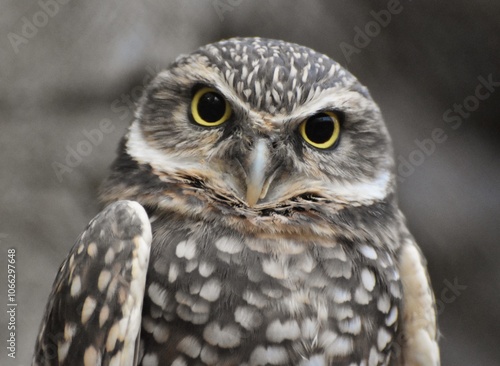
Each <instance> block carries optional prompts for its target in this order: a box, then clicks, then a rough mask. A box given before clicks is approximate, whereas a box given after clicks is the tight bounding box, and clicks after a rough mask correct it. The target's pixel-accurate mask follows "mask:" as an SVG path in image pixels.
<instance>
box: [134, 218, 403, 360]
mask: <svg viewBox="0 0 500 366" xmlns="http://www.w3.org/2000/svg"><path fill="white" fill-rule="evenodd" d="M400 286H401V285H400V283H399V275H398V272H397V269H396V267H395V265H394V260H393V258H392V257H391V256H390V255H389V254H388V253H385V252H383V251H380V250H377V249H376V248H374V247H372V246H369V245H368V244H363V245H361V246H359V248H354V247H346V246H345V245H344V244H341V243H339V242H335V241H332V242H331V243H325V242H323V243H321V244H318V243H310V242H307V241H301V240H296V239H259V238H244V237H242V236H241V235H238V234H237V233H234V232H226V231H222V230H221V231H220V232H217V231H210V230H206V229H204V228H198V230H194V229H188V230H186V229H185V228H183V229H180V230H164V229H159V230H158V231H156V233H155V239H154V243H153V249H152V256H151V260H150V267H149V272H148V280H147V286H146V296H145V302H144V310H143V313H144V316H143V336H142V338H143V340H144V342H145V343H147V345H146V346H145V350H144V352H145V355H147V354H148V353H150V354H155V355H157V356H158V357H159V359H160V360H163V361H165V362H174V361H175V360H176V359H177V358H181V359H183V360H185V361H186V362H187V361H189V360H191V361H190V362H191V363H190V362H187V363H186V364H207V365H210V364H214V365H215V364H221V365H222V364H227V365H231V364H235V365H236V364H244V363H245V362H248V364H251V365H260V364H262V365H265V364H269V363H270V361H269V359H272V360H274V361H273V362H274V363H271V364H277V365H278V364H283V365H286V364H299V361H300V360H304V359H305V360H311V362H313V361H312V360H314V359H315V357H317V358H318V357H319V359H322V360H325V362H333V361H335V362H337V363H335V365H336V364H339V365H341V364H343V362H344V361H345V362H346V363H347V362H349V363H352V362H359V363H361V362H363V361H364V360H365V361H366V362H368V361H369V360H370V357H371V359H372V363H370V365H372V364H373V365H378V364H385V363H386V362H388V358H389V354H390V352H391V344H392V340H393V338H395V335H396V332H397V329H396V327H397V317H398V307H399V298H400V296H401V290H400ZM196 360H197V361H196ZM215 360H218V361H215ZM222 360H224V361H222ZM195 361H196V362H195ZM198 361H199V362H198ZM197 362H198V363H197ZM160 364H161V362H160ZM306 364H307V363H306ZM312 364H315V363H311V365H312ZM320 364H321V363H319V364H318V365H320ZM367 364H368V363H367Z"/></svg>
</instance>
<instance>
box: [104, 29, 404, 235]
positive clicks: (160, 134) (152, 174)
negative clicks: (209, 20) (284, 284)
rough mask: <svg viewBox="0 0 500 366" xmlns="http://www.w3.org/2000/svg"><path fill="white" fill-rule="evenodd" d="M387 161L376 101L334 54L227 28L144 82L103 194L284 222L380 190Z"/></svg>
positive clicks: (386, 178) (382, 194)
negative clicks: (233, 34)
mask: <svg viewBox="0 0 500 366" xmlns="http://www.w3.org/2000/svg"><path fill="white" fill-rule="evenodd" d="M393 165H394V161H393V158H392V148H391V143H390V137H389V134H388V132H387V130H386V127H385V125H384V122H383V119H382V116H381V114H380V111H379V108H378V107H377V105H376V104H375V103H374V101H373V100H372V99H371V97H370V95H369V93H368V91H367V89H366V88H365V87H364V86H362V85H361V84H360V83H359V82H358V81H357V80H356V78H355V77H353V76H352V75H351V74H350V73H349V72H348V71H346V70H345V69H344V68H342V67H341V66H340V65H339V64H338V63H336V62H335V61H333V60H332V59H330V58H329V57H327V56H325V55H323V54H320V53H317V52H315V51H313V50H311V49H309V48H306V47H303V46H300V45H297V44H292V43H287V42H283V41H278V40H269V39H261V38H233V39H229V40H225V41H221V42H218V43H213V44H209V45H206V46H204V47H202V48H200V49H198V50H197V51H195V52H193V53H191V54H189V55H184V56H181V57H179V58H178V59H177V60H176V61H175V62H174V63H173V64H172V65H171V66H170V67H169V68H168V69H167V70H165V71H163V72H161V73H160V74H159V75H158V76H157V77H156V78H155V79H154V80H153V81H152V83H151V84H150V85H149V86H148V87H147V89H146V91H145V93H144V96H143V97H142V99H141V101H140V103H139V105H138V108H137V111H136V119H135V121H134V122H133V123H132V125H131V127H130V130H129V132H128V134H127V136H126V137H125V139H124V141H123V143H122V146H121V150H120V154H119V158H118V159H117V161H116V162H115V164H114V167H113V172H112V174H111V177H110V178H109V179H108V180H107V182H106V183H105V185H104V189H103V195H102V196H103V198H104V200H105V201H112V200H116V199H135V200H138V201H139V202H140V203H142V204H143V205H145V206H146V207H155V208H156V207H175V210H176V211H181V212H182V213H183V214H188V215H204V216H205V217H211V218H212V219H215V217H218V219H220V217H223V218H224V219H235V220H237V219H238V218H241V219H249V218H251V219H252V220H254V222H259V223H260V224H262V222H264V221H265V220H270V219H271V220H273V222H274V223H276V222H277V221H279V222H287V223H289V224H290V225H293V223H294V222H295V220H294V218H297V217H302V218H303V217H304V215H306V216H307V219H308V220H313V221H314V218H315V217H320V216H321V215H323V214H332V212H338V211H340V210H343V209H345V208H346V207H356V206H366V205H371V204H372V203H374V202H379V201H383V200H384V199H386V197H388V196H390V195H391V194H392V193H393V190H394V175H393ZM210 215H212V216H210Z"/></svg>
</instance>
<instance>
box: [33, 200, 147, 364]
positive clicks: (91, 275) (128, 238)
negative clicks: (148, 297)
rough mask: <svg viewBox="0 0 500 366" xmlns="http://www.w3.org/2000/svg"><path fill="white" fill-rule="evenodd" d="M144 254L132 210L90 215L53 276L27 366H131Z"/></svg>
mask: <svg viewBox="0 0 500 366" xmlns="http://www.w3.org/2000/svg"><path fill="white" fill-rule="evenodd" d="M150 248H151V225H150V223H149V220H148V216H147V214H146V211H145V210H144V208H143V207H142V206H141V205H140V204H139V203H137V202H133V201H118V202H115V203H113V204H111V205H109V206H108V207H106V208H105V209H104V210H103V211H102V212H101V213H100V214H99V215H97V216H96V217H95V218H94V219H93V220H92V221H91V222H90V223H89V225H88V226H87V228H86V230H85V231H84V232H83V234H82V235H81V236H80V237H79V239H78V240H77V242H76V244H75V245H74V246H73V248H72V249H71V251H70V253H69V255H68V256H67V258H66V260H65V261H64V262H63V264H62V265H61V267H60V268H59V272H58V274H57V277H56V279H55V281H54V285H53V288H52V293H51V295H50V297H49V301H48V304H47V308H46V311H45V316H44V318H43V321H42V324H41V327H40V333H39V336H38V339H37V342H36V346H35V354H34V358H33V365H85V366H89V365H136V363H137V358H138V342H139V338H140V337H139V335H140V324H141V312H142V303H143V298H144V287H145V282H146V272H147V267H148V262H149V255H150Z"/></svg>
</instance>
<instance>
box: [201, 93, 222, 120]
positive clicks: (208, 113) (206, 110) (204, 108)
mask: <svg viewBox="0 0 500 366" xmlns="http://www.w3.org/2000/svg"><path fill="white" fill-rule="evenodd" d="M225 112H226V102H225V100H224V99H223V98H222V96H221V95H220V94H218V93H215V92H207V93H205V94H203V95H202V96H201V98H200V100H199V102H198V114H199V115H200V117H201V118H203V120H204V121H207V122H217V121H218V120H220V119H221V118H222V116H224V113H225Z"/></svg>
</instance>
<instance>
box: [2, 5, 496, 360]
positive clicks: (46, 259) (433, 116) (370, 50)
mask: <svg viewBox="0 0 500 366" xmlns="http://www.w3.org/2000/svg"><path fill="white" fill-rule="evenodd" d="M59 1H60V2H55V0H54V1H52V0H42V1H41V2H35V1H20V0H4V1H3V2H2V11H1V13H0V20H1V21H0V31H1V33H0V34H1V37H0V77H1V82H0V149H1V150H0V156H1V159H0V200H1V201H0V243H1V251H0V266H1V268H2V270H1V276H0V277H1V278H0V304H2V305H0V339H2V346H1V347H0V364H2V365H28V364H29V362H30V358H31V353H32V349H33V345H34V342H35V334H36V332H37V330H38V327H39V324H40V320H41V316H42V313H43V310H44V307H45V303H46V300H47V297H48V295H49V292H50V289H51V285H52V281H53V278H54V276H55V274H56V271H57V268H58V266H59V264H60V263H61V261H62V260H63V258H64V257H65V255H66V253H67V252H68V250H69V249H70V247H71V246H72V244H73V242H74V240H75V239H76V238H77V236H78V235H79V233H80V232H81V231H82V229H83V228H84V227H85V226H86V224H87V222H88V221H89V220H90V219H91V218H92V217H93V216H94V215H95V214H96V213H97V212H98V210H99V204H98V202H97V200H96V191H97V188H98V186H99V184H100V182H101V181H102V180H103V178H104V177H105V176H106V174H107V171H108V168H109V165H110V164H111V162H112V161H113V159H114V156H115V151H116V146H117V143H118V141H119V139H120V138H121V136H122V135H123V134H124V132H125V130H126V128H127V127H128V125H129V124H130V122H131V119H132V105H133V102H134V101H135V100H136V99H137V98H138V96H139V95H140V93H141V91H142V89H143V87H144V84H145V83H147V82H148V81H149V80H150V79H151V78H152V76H153V75H154V74H155V73H156V72H157V71H158V70H160V69H161V68H164V67H166V66H168V64H169V63H170V62H172V61H173V59H174V58H175V57H176V56H177V55H178V54H180V53H188V52H190V51H192V50H194V49H196V48H197V47H199V46H200V45H203V44H205V43H208V42H213V41H217V40H219V39H221V38H227V37H231V36H257V35H258V36H263V37H270V38H280V39H284V40H287V41H292V42H297V43H300V44H304V45H306V46H309V47H312V48H315V49H316V50H318V51H321V52H323V53H326V54H328V55H330V56H331V57H332V58H334V59H336V60H338V61H339V62H340V63H341V64H343V65H344V66H346V67H347V68H348V69H349V70H350V71H351V72H352V73H354V74H355V75H356V76H357V77H358V78H359V79H360V80H361V82H362V83H363V84H365V85H366V86H368V87H369V89H370V90H371V93H372V96H373V97H374V99H375V100H376V101H377V102H378V103H379V104H380V107H381V109H382V111H383V113H384V115H385V119H386V121H387V124H388V126H389V129H390V131H391V134H392V137H393V140H394V145H395V149H396V156H397V159H398V161H399V162H400V165H399V169H400V182H399V197H400V202H401V206H402V209H403V211H404V212H405V213H406V215H407V218H408V221H409V225H410V228H411V230H412V232H413V233H414V235H415V236H416V238H417V240H418V242H419V243H420V245H421V247H422V250H423V251H424V252H425V254H426V256H427V258H428V265H429V271H430V274H431V277H432V282H433V286H434V289H435V292H436V297H437V299H438V309H439V313H440V317H439V323H440V328H441V331H442V333H443V338H442V342H441V344H442V359H443V365H498V364H500V361H499V360H500V347H499V346H498V345H499V341H500V310H499V308H500V266H499V260H500V245H499V244H500V243H499V238H500V216H499V214H500V159H499V158H498V157H499V152H500V145H499V144H500V120H499V112H500V57H499V50H500V2H495V1H475V2H472V1H454V2H452V3H448V4H444V2H441V3H438V2H433V1H420V2H419V1H407V0H401V1H400V2H397V1H396V0H391V1H368V0H364V1H346V0H335V1H327V0H325V1H307V2H306V1H301V2H298V1H289V0H274V1H250V0H210V1H194V0H191V1H186V0H184V1H180V0H178V1H160V0H146V1H144V2H141V3H140V2H137V1H131V0H122V1H110V0H108V1H97V0H87V1H85V2H83V1H80V2H77V1H68V0H65V1H63V0H59ZM44 4H45V5H44ZM398 4H399V5H398ZM388 9H389V10H391V11H392V14H391V19H390V20H389V19H388V17H387V14H388V13H387V11H386V10H388ZM383 10H384V11H386V12H384V11H383ZM377 14H378V15H377ZM384 14H385V17H384V16H383V15H384ZM377 18H378V20H377ZM374 22H375V23H374ZM381 23H383V24H381ZM377 24H378V25H377ZM360 32H363V33H364V34H366V33H369V34H370V35H368V36H364V37H363V36H360V35H359V33H360ZM360 42H361V43H360ZM354 47H356V49H354ZM488 78H489V79H490V81H489V85H488V87H480V86H479V85H480V84H481V80H483V83H488ZM492 81H493V82H492ZM478 88H479V89H478ZM476 93H479V94H478V95H479V97H480V98H478V97H476V96H475V94H476ZM107 120H110V121H111V122H108V123H110V126H111V127H110V128H109V129H108V130H106V131H104V132H102V131H101V134H100V135H101V136H102V138H97V137H95V138H94V141H93V142H92V140H91V139H90V140H89V137H88V136H89V134H91V135H92V131H94V135H93V136H97V135H99V133H97V134H96V130H97V129H99V127H100V124H101V123H103V122H102V121H107ZM104 123H106V122H104ZM110 130H112V131H110ZM436 136H439V137H438V138H436ZM433 137H434V138H435V141H434V142H433V143H431V142H430V139H432V138H433ZM443 140H444V141H443ZM85 141H86V142H85ZM78 148H80V150H81V151H84V152H85V156H81V155H80V158H81V160H78V159H76V158H74V157H73V158H68V156H69V155H71V151H72V150H77V149H78ZM66 159H70V160H69V162H70V163H71V165H72V166H69V165H68V164H67V162H66ZM71 159H73V160H71ZM58 164H61V165H58ZM62 164H64V165H66V166H67V168H66V170H61V169H64V168H62ZM55 166H58V167H59V170H57V171H56V169H55V168H54V167H55ZM7 248H16V250H17V255H16V259H17V302H18V304H19V305H18V308H17V324H16V325H17V329H16V330H17V358H16V359H15V360H13V359H10V358H8V357H7V352H6V347H5V344H6V342H5V341H4V339H7V317H6V306H5V305H3V304H6V299H7V287H6V283H7V273H6V272H7V271H6V268H7V261H6V260H7ZM2 307H5V308H4V309H2Z"/></svg>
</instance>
